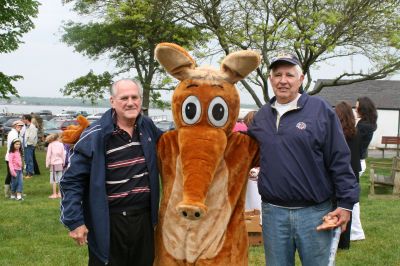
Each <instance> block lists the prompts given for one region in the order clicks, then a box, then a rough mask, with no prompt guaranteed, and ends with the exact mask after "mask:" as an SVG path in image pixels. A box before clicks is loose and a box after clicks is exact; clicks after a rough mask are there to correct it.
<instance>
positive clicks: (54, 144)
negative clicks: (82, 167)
mask: <svg viewBox="0 0 400 266" xmlns="http://www.w3.org/2000/svg"><path fill="white" fill-rule="evenodd" d="M46 142H47V143H49V146H48V147H47V154H46V168H50V184H52V185H53V194H51V195H50V196H49V199H56V198H61V193H60V187H59V186H58V184H59V183H60V179H61V176H62V174H63V167H64V164H65V149H64V144H62V143H61V142H60V141H59V135H58V134H50V135H49V136H47V138H46ZM57 187H58V193H57Z"/></svg>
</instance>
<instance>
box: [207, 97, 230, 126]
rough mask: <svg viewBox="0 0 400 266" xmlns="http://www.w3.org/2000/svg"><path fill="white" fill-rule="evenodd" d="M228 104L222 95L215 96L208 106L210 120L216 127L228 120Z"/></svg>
mask: <svg viewBox="0 0 400 266" xmlns="http://www.w3.org/2000/svg"><path fill="white" fill-rule="evenodd" d="M228 114H229V109H228V105H227V104H226V102H225V101H224V99H222V98H221V97H215V98H214V99H213V100H212V101H211V103H210V105H209V106H208V120H209V121H210V122H211V124H212V125H214V126H216V127H223V126H224V125H225V124H226V121H228Z"/></svg>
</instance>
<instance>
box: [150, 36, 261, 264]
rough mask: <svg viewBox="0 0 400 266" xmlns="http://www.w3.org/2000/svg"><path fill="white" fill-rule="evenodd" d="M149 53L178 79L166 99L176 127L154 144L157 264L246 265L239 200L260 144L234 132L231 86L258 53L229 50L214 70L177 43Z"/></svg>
mask: <svg viewBox="0 0 400 266" xmlns="http://www.w3.org/2000/svg"><path fill="white" fill-rule="evenodd" d="M155 56H156V59H157V60H158V62H159V63H160V64H161V65H162V66H163V67H164V68H165V70H166V71H167V72H168V73H169V74H170V75H172V76H173V77H175V78H177V79H178V80H180V83H179V84H178V86H177V87H176V88H175V91H174V95H173V98H172V113H173V117H174V121H175V124H176V130H173V131H170V132H167V133H165V134H164V135H163V136H162V137H161V138H160V140H159V142H158V146H157V149H158V158H159V167H160V172H161V175H162V187H163V194H162V200H161V206H160V220H159V225H158V226H157V230H156V259H155V265H160V266H161V265H247V261H248V255H247V247H248V239H247V231H246V225H245V220H244V201H245V191H246V184H247V175H248V172H249V170H250V168H251V166H252V165H253V164H254V162H255V159H256V158H257V155H258V145H257V143H256V142H255V141H254V140H253V139H251V138H250V137H248V136H246V135H244V134H240V133H232V128H233V127H234V125H235V122H236V121H237V118H238V115H239V109H240V101H239V95H238V92H237V89H236V88H235V86H234V84H235V83H236V82H238V81H239V80H241V79H243V78H245V77H246V76H247V75H248V74H249V73H250V72H252V71H253V70H255V69H256V68H257V67H258V65H259V64H260V56H259V55H258V54H257V53H255V52H253V51H240V52H236V53H232V54H230V55H228V56H227V57H226V58H225V59H224V60H223V61H222V63H221V69H220V70H216V69H212V68H197V67H196V64H195V61H194V60H193V59H192V58H191V57H190V55H189V54H188V53H187V52H186V51H185V50H184V49H183V48H182V47H180V46H178V45H175V44H170V43H161V44H159V45H158V46H157V48H156V51H155Z"/></svg>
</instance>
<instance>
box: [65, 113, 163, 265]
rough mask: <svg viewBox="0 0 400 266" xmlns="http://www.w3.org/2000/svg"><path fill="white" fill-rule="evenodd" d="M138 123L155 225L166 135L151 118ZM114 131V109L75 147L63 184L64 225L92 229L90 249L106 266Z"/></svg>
mask: <svg viewBox="0 0 400 266" xmlns="http://www.w3.org/2000/svg"><path fill="white" fill-rule="evenodd" d="M136 123H137V128H138V130H139V135H140V142H141V144H142V148H143V152H144V156H145V158H146V163H147V168H148V170H149V178H150V193H151V194H150V198H151V203H150V204H151V218H152V223H153V226H155V225H156V223H157V218H158V207H159V193H160V192H159V190H160V187H159V172H158V167H157V152H156V143H157V141H158V139H159V137H160V136H161V134H162V132H161V131H160V130H159V129H158V128H157V127H156V126H155V125H154V123H153V121H152V120H151V119H150V118H148V117H145V116H142V115H140V116H139V117H138V118H137V122H136ZM113 130H114V124H113V118H112V110H111V109H110V110H108V111H107V112H106V113H105V114H104V115H103V116H102V117H101V119H100V120H99V121H96V122H94V123H93V124H92V125H90V126H89V127H88V128H87V129H86V130H85V131H84V132H83V133H82V135H81V137H80V139H79V141H78V142H77V143H76V144H75V146H74V149H73V152H72V155H71V157H70V165H69V167H68V170H67V171H66V172H65V174H64V176H63V177H62V179H61V181H60V190H61V192H62V195H63V199H62V201H61V222H62V223H63V224H64V225H65V226H66V227H68V229H69V230H74V229H75V228H77V227H79V226H81V225H83V224H85V225H86V227H87V228H88V230H89V234H88V245H89V248H90V250H91V252H93V253H94V254H96V256H97V257H98V258H99V259H100V260H101V261H103V262H104V263H107V262H108V259H109V249H110V248H109V246H110V225H109V210H108V201H107V192H106V167H105V143H106V142H107V139H108V138H109V136H110V135H111V133H112V132H113Z"/></svg>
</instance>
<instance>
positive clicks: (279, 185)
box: [248, 93, 359, 210]
mask: <svg viewBox="0 0 400 266" xmlns="http://www.w3.org/2000/svg"><path fill="white" fill-rule="evenodd" d="M274 102H275V98H273V99H272V100H271V102H270V103H268V104H266V105H264V106H263V107H262V108H261V109H260V110H259V111H258V112H257V114H256V116H255V117H254V122H253V124H252V125H251V126H250V128H249V130H248V133H249V135H251V136H253V137H254V138H256V139H257V140H258V142H259V143H260V173H259V179H258V190H259V193H260V194H261V197H262V200H263V201H264V202H268V203H271V204H275V205H279V206H286V207H304V206H311V205H315V204H318V203H322V202H324V201H326V200H329V199H331V200H332V199H335V200H337V204H338V205H337V206H338V207H342V208H345V209H349V210H352V208H353V205H354V204H355V203H357V202H358V198H359V185H358V183H357V180H356V177H355V175H354V173H353V171H352V169H351V165H350V150H349V148H348V146H347V144H346V140H345V137H344V135H343V131H342V127H341V125H340V122H339V119H338V118H337V116H336V114H335V112H334V110H333V109H332V108H331V107H330V106H329V105H328V104H327V103H326V102H325V101H324V100H322V99H321V98H319V97H316V96H312V97H311V96H309V95H307V94H306V93H303V94H302V95H301V97H300V98H299V99H298V101H297V108H295V109H293V110H290V111H288V112H286V113H285V114H284V115H282V116H281V117H280V120H279V123H277V112H276V110H275V109H274V107H273V103H274Z"/></svg>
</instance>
